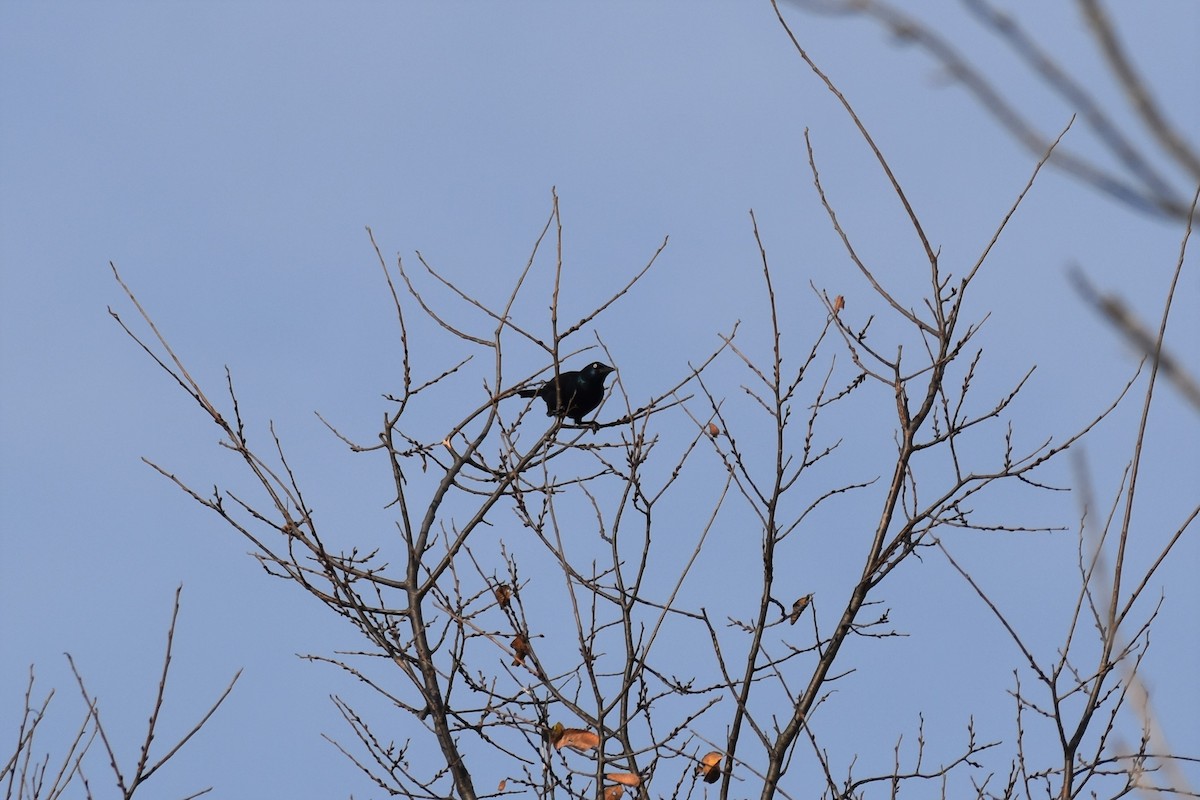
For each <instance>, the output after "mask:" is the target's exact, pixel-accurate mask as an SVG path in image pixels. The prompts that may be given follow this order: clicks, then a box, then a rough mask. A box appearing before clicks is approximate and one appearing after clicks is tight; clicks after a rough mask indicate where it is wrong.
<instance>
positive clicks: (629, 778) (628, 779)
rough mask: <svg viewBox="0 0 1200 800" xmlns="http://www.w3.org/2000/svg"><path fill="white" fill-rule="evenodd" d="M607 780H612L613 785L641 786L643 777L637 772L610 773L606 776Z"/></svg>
mask: <svg viewBox="0 0 1200 800" xmlns="http://www.w3.org/2000/svg"><path fill="white" fill-rule="evenodd" d="M604 778H605V780H610V781H612V782H613V783H620V784H623V785H625V786H641V785H642V776H641V775H638V774H637V773H636V772H609V773H606V774H605V776H604Z"/></svg>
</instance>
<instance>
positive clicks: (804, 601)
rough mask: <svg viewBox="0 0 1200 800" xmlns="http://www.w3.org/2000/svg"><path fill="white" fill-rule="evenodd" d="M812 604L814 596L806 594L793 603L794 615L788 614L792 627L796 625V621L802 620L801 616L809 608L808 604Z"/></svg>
mask: <svg viewBox="0 0 1200 800" xmlns="http://www.w3.org/2000/svg"><path fill="white" fill-rule="evenodd" d="M811 602H812V595H811V594H806V595H804V597H801V598H800V599H799V600H797V601H796V602H794V603H792V613H791V614H788V622H790V623H791V624H792V625H795V624H796V620H798V619H800V615H801V614H803V613H804V609H806V608H808V604H809V603H811Z"/></svg>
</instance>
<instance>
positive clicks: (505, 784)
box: [496, 778, 508, 792]
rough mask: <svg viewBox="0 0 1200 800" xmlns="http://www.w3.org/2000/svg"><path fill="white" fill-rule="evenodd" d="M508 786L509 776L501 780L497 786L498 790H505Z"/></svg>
mask: <svg viewBox="0 0 1200 800" xmlns="http://www.w3.org/2000/svg"><path fill="white" fill-rule="evenodd" d="M507 786H508V778H505V779H504V780H502V781H500V785H499V786H497V787H496V791H497V792H503V791H504V789H505V787H507Z"/></svg>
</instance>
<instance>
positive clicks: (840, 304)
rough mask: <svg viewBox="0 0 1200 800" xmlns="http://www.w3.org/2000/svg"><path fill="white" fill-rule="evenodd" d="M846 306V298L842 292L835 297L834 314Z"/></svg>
mask: <svg viewBox="0 0 1200 800" xmlns="http://www.w3.org/2000/svg"><path fill="white" fill-rule="evenodd" d="M845 307H846V298H844V297H842V296H841V295H840V294H839V295H838V296H837V297H835V298H833V313H834V314H836V313H838V312H839V311H841V310H842V309H843V308H845Z"/></svg>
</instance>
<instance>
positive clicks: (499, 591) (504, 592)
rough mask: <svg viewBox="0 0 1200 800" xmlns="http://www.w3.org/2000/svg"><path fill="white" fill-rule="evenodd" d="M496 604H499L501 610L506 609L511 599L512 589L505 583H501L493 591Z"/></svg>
mask: <svg viewBox="0 0 1200 800" xmlns="http://www.w3.org/2000/svg"><path fill="white" fill-rule="evenodd" d="M495 595H496V602H497V603H499V604H500V608H501V609H505V608H508V601H509V600H510V599H512V589H511V588H510V587H509V585H508V584H507V583H502V584H500V585H499V586H497V587H496V589H495Z"/></svg>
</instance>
